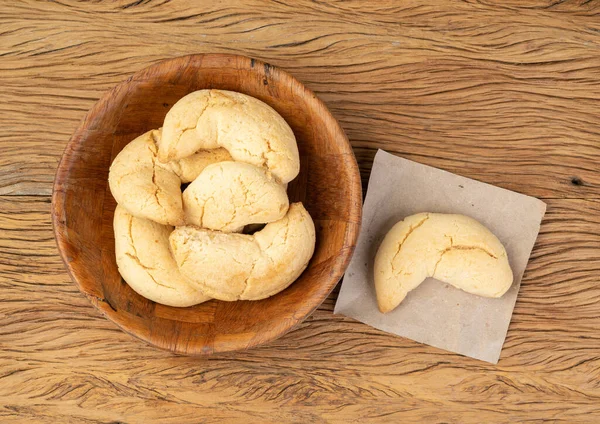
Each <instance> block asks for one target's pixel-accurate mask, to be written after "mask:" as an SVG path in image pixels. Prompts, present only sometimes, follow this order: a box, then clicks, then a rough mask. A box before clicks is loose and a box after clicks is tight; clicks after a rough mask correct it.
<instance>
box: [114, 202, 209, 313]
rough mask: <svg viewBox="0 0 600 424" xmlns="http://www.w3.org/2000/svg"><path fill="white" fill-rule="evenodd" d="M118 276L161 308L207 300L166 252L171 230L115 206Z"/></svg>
mask: <svg viewBox="0 0 600 424" xmlns="http://www.w3.org/2000/svg"><path fill="white" fill-rule="evenodd" d="M113 227H114V232H115V255H116V259H117V266H118V268H119V273H120V274H121V276H122V277H123V279H124V280H125V281H126V282H127V284H128V285H129V286H130V287H131V288H132V289H133V290H134V291H135V292H137V293H138V294H140V295H141V296H144V297H145V298H147V299H150V300H152V301H154V302H157V303H161V304H163V305H169V306H178V307H186V306H192V305H196V304H198V303H202V302H204V301H206V300H208V299H209V297H208V296H206V295H205V294H204V293H202V292H201V291H199V290H198V289H197V288H195V287H194V286H193V285H192V284H190V282H189V281H187V280H186V278H185V277H184V276H183V275H182V274H181V272H180V271H179V268H178V267H177V264H176V262H175V259H174V258H173V256H172V255H171V252H170V250H169V235H170V234H171V232H172V230H173V228H172V227H170V226H166V225H161V224H158V223H156V222H153V221H150V220H148V219H144V218H136V217H134V216H132V215H131V214H129V213H128V212H127V211H126V210H125V209H124V208H123V207H121V206H117V208H116V210H115V216H114V220H113Z"/></svg>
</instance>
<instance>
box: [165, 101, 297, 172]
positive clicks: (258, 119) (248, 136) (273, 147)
mask: <svg viewBox="0 0 600 424" xmlns="http://www.w3.org/2000/svg"><path fill="white" fill-rule="evenodd" d="M218 147H223V148H225V149H226V150H227V151H228V152H229V154H230V155H231V157H232V158H233V160H235V161H238V162H246V163H249V164H252V165H256V166H259V167H264V168H266V169H267V170H269V171H270V172H271V173H272V174H273V175H274V176H275V177H276V178H277V179H278V180H279V181H280V182H281V183H283V184H285V183H288V182H290V181H291V180H293V179H294V178H295V177H296V176H297V175H298V172H299V170H300V160H299V155H298V146H297V144H296V138H295V137H294V133H293V131H292V129H291V128H290V126H289V125H288V124H287V122H285V120H284V119H283V118H282V117H281V115H279V114H278V113H277V112H276V111H275V110H274V109H273V108H271V107H270V106H269V105H267V104H266V103H263V102H261V101H260V100H258V99H255V98H254V97H250V96H247V95H245V94H241V93H236V92H233V91H225V90H200V91H195V92H193V93H190V94H188V95H187V96H185V97H183V98H181V99H180V100H179V101H178V102H177V103H175V105H173V107H172V108H171V110H169V112H168V113H167V116H166V117H165V121H164V124H163V134H162V141H161V143H160V148H159V151H158V157H159V159H160V160H161V161H162V162H169V161H173V160H177V159H181V158H185V157H187V156H190V155H192V154H193V153H194V152H196V151H198V150H200V149H215V148H218Z"/></svg>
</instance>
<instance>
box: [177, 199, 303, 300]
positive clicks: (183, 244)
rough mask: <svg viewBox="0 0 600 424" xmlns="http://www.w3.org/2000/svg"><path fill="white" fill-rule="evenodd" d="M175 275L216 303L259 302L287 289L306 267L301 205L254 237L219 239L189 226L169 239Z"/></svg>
mask: <svg viewBox="0 0 600 424" xmlns="http://www.w3.org/2000/svg"><path fill="white" fill-rule="evenodd" d="M169 241H170V243H171V251H172V252H173V256H174V257H175V261H176V262H177V265H178V266H179V269H180V270H181V273H182V274H183V275H184V276H186V277H187V278H188V280H189V281H191V282H192V283H194V284H195V286H196V287H197V288H198V289H200V290H201V291H202V292H204V293H206V294H207V295H209V296H211V297H214V298H216V299H220V300H226V301H233V300H240V299H241V300H259V299H264V298H266V297H269V296H272V295H274V294H276V293H278V292H280V291H281V290H283V289H285V288H286V287H288V286H289V285H290V284H291V283H292V282H294V280H296V279H297V278H298V277H299V276H300V274H301V273H302V271H304V269H305V268H306V266H307V265H308V261H309V260H310V258H311V256H312V254H313V252H314V247H315V227H314V223H313V221H312V219H311V217H310V215H309V214H308V212H307V211H306V209H304V206H302V204H301V203H294V204H292V205H290V207H289V210H288V212H287V214H286V215H285V217H283V218H282V219H280V220H279V221H275V222H272V223H270V224H267V225H266V226H265V228H263V229H262V230H261V231H258V232H256V233H254V235H247V234H225V233H222V232H217V231H211V230H206V229H201V228H197V227H192V226H186V227H179V228H177V229H175V231H173V233H171V236H170V238H169Z"/></svg>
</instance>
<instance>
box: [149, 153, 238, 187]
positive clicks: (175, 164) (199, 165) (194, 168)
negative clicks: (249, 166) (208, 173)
mask: <svg viewBox="0 0 600 424" xmlns="http://www.w3.org/2000/svg"><path fill="white" fill-rule="evenodd" d="M230 160H231V155H230V154H229V152H228V151H227V150H225V149H212V150H199V151H197V152H196V153H194V154H193V155H191V156H188V157H186V158H183V159H179V160H174V161H172V162H167V163H161V162H158V163H159V164H160V165H161V166H162V167H164V168H166V169H169V170H171V171H173V172H174V173H175V175H177V176H178V177H179V179H180V180H181V182H182V183H190V182H192V181H194V180H195V179H196V178H198V175H200V174H201V173H202V171H204V169H205V168H206V167H207V166H208V165H212V164H213V163H218V162H224V161H230Z"/></svg>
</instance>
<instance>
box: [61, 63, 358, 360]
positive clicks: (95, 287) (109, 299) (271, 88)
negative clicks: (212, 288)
mask: <svg viewBox="0 0 600 424" xmlns="http://www.w3.org/2000/svg"><path fill="white" fill-rule="evenodd" d="M204 88H219V89H225V90H233V91H239V92H241V93H245V94H248V95H250V96H254V97H256V98H258V99H260V100H262V101H264V102H266V103H267V104H269V105H270V106H271V107H273V108H274V109H275V110H276V111H277V112H279V113H280V114H281V115H282V116H283V117H284V118H285V120H286V121H287V122H288V123H289V124H290V126H291V127H292V129H293V131H294V134H295V135H296V138H297V141H298V148H299V151H300V161H301V171H300V175H299V176H298V178H296V179H295V180H294V181H293V182H291V183H290V185H289V189H288V194H289V197H290V201H291V202H292V201H301V202H303V203H304V205H305V207H306V209H307V210H308V211H309V213H310V214H311V216H312V218H313V220H314V222H315V227H316V232H317V242H316V248H315V253H314V256H313V258H312V259H311V261H310V263H309V266H308V268H307V269H306V270H305V271H304V273H303V274H302V275H301V276H300V278H299V279H298V280H297V281H296V282H295V283H293V284H292V285H291V286H290V287H289V288H288V289H286V290H284V291H283V292H281V293H279V294H277V295H275V296H272V297H270V298H268V299H265V300H261V301H240V302H221V301H215V300H212V301H209V302H206V303H203V304H201V305H197V306H193V307H189V308H174V307H169V306H164V305H160V304H157V303H154V302H152V301H149V300H147V299H145V298H143V297H142V296H140V295H138V294H137V293H135V292H134V291H133V290H132V289H130V288H129V286H128V285H127V284H126V283H125V282H124V281H123V279H122V278H121V276H120V275H119V272H118V270H117V265H116V262H115V254H114V235H113V227H112V220H113V213H114V209H115V207H116V203H115V200H114V199H113V197H112V195H111V193H110V191H109V189H108V181H107V180H108V168H109V166H110V164H111V162H112V160H113V159H114V157H115V156H116V155H117V154H118V153H119V152H120V151H121V149H122V148H123V147H124V146H125V145H126V144H127V143H129V142H130V141H131V140H133V139H134V138H135V137H137V136H138V135H140V134H142V133H144V132H146V131H148V130H150V129H152V128H158V127H160V126H162V122H163V120H164V117H165V114H166V113H167V111H168V110H169V109H170V108H171V106H172V105H173V104H174V103H175V102H176V101H177V100H179V99H180V98H181V97H183V96H184V95H186V94H188V93H190V92H192V91H195V90H199V89H204ZM361 204H362V193H361V186H360V176H359V172H358V167H357V165H356V160H355V158H354V155H353V153H352V149H351V147H350V144H349V143H348V140H347V138H346V136H345V135H344V133H343V131H342V129H341V128H340V126H339V124H338V123H337V122H336V120H335V119H334V118H333V117H332V116H331V114H330V113H329V111H328V110H327V108H326V107H325V106H324V105H323V103H322V102H320V101H319V100H318V99H317V98H316V97H315V95H314V94H313V93H312V92H311V91H310V90H308V89H306V88H305V87H304V86H303V85H302V84H300V83H299V82H298V81H297V80H295V79H294V78H293V77H291V76H290V75H288V74H286V73H285V72H283V71H280V70H278V69H277V68H273V67H272V66H270V65H268V64H266V63H262V62H260V61H257V60H254V59H249V58H245V57H241V56H232V55H194V56H186V57H180V58H176V59H172V60H167V61H164V62H161V63H159V64H157V65H154V66H151V67H149V68H146V69H144V70H142V71H140V72H138V73H136V74H135V75H133V76H132V77H131V78H130V79H128V80H127V81H125V82H123V83H121V84H120V85H118V86H117V87H115V88H114V89H113V90H111V91H110V92H108V93H107V94H106V95H105V96H103V97H102V98H101V99H100V100H99V101H98V103H97V104H96V105H95V106H94V107H93V108H92V109H91V110H90V112H89V113H88V115H87V116H86V118H85V119H84V121H83V122H82V123H81V125H80V127H79V128H78V130H77V131H76V132H75V134H74V135H73V137H72V138H71V140H70V141H69V144H68V145H67V148H66V149H65V153H64V155H63V158H62V160H61V163H60V165H59V169H58V171H57V175H56V181H55V186H54V195H53V221H54V227H55V232H56V237H57V242H58V247H59V250H60V252H61V255H62V257H63V259H64V261H65V264H66V266H67V269H68V271H69V273H70V274H71V277H72V278H73V280H74V281H75V282H76V283H77V284H78V285H79V287H80V289H81V291H82V292H84V293H85V294H86V295H87V296H88V297H89V298H90V300H91V301H92V303H93V304H94V305H96V306H97V307H98V308H99V309H100V310H101V311H102V312H103V313H104V314H105V315H106V316H108V318H110V319H111V320H113V321H114V322H115V323H116V324H117V325H119V326H120V327H121V328H123V329H124V330H125V331H127V332H129V333H131V334H132V335H134V336H136V337H138V338H140V339H142V340H145V341H147V342H149V343H151V344H153V345H155V346H157V347H159V348H163V349H168V350H171V351H174V352H178V353H184V354H208V353H212V352H220V351H229V350H235V349H243V348H247V347H251V346H256V345H258V344H261V343H264V342H267V341H269V340H272V339H274V338H276V337H278V336H280V335H281V334H283V333H285V332H286V331H288V330H289V329H290V328H292V327H293V326H294V325H296V324H298V323H299V322H301V321H302V320H303V319H304V318H305V317H306V316H307V315H308V314H310V313H311V312H312V311H313V310H314V309H315V308H316V307H317V306H318V305H319V304H320V303H321V302H322V301H323V300H324V299H325V297H326V296H327V295H328V294H329V293H330V291H331V290H332V289H333V287H334V286H335V284H336V283H337V282H338V280H339V279H340V278H341V276H342V274H343V272H344V270H345V269H346V266H347V264H348V262H349V260H350V257H351V254H352V252H353V250H354V246H355V243H356V239H357V236H358V231H359V227H360V219H361Z"/></svg>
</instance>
